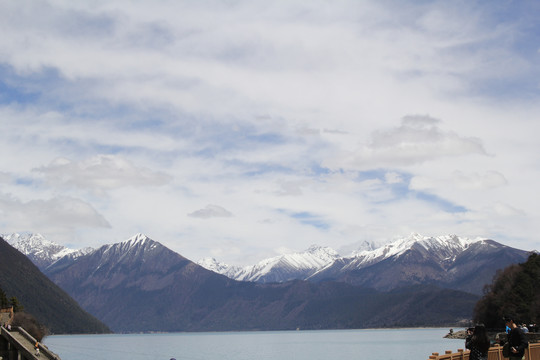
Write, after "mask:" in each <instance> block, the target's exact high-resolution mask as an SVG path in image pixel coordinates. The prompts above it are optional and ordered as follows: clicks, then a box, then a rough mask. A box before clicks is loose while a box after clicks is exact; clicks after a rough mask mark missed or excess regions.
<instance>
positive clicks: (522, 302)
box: [474, 253, 540, 328]
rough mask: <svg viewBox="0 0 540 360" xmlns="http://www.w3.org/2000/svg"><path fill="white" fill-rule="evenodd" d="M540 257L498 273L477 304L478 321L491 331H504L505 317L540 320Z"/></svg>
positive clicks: (533, 257) (536, 255)
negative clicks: (499, 329)
mask: <svg viewBox="0 0 540 360" xmlns="http://www.w3.org/2000/svg"><path fill="white" fill-rule="evenodd" d="M539 284H540V255H539V254H534V253H533V254H531V255H530V256H529V258H528V259H527V261H526V262H525V263H522V264H518V265H511V266H509V267H507V268H505V269H504V270H503V271H501V272H499V273H498V274H497V275H496V277H495V279H494V280H493V283H492V284H491V285H490V286H489V287H488V288H487V289H486V290H487V292H486V293H485V295H484V296H483V298H482V299H481V300H480V301H479V302H478V303H477V304H476V307H475V311H474V313H475V321H477V322H482V323H484V324H485V325H486V326H487V327H488V328H502V327H504V322H503V320H502V318H503V316H505V315H510V316H512V317H514V318H515V319H517V320H518V321H519V322H523V323H527V324H529V323H538V321H539V320H540V318H539V316H540V286H539Z"/></svg>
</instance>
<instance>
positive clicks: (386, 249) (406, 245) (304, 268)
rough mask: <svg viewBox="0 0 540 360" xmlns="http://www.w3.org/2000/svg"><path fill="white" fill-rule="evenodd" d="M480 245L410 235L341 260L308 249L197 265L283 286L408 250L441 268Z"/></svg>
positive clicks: (321, 249)
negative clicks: (250, 261) (239, 262)
mask: <svg viewBox="0 0 540 360" xmlns="http://www.w3.org/2000/svg"><path fill="white" fill-rule="evenodd" d="M482 241H485V240H484V239H474V240H472V239H468V238H462V237H459V236H457V235H444V236H436V237H431V236H422V235H420V234H417V233H413V234H411V235H409V236H408V237H405V238H401V239H398V240H395V241H393V242H391V243H387V244H384V245H382V246H378V247H376V246H375V244H374V243H370V242H367V241H365V242H363V243H361V244H360V245H359V247H358V249H357V250H355V251H353V252H352V253H351V254H350V255H348V256H343V257H342V256H340V255H339V254H338V253H337V252H336V251H334V250H333V249H331V248H328V247H320V246H312V247H310V248H309V249H308V250H306V251H304V252H299V253H293V254H285V255H280V256H276V257H272V258H268V259H264V260H262V261H260V262H258V263H257V264H255V265H249V266H244V267H237V266H230V265H227V264H223V263H220V262H218V261H217V260H216V259H213V258H205V259H202V260H200V261H199V262H198V264H199V265H201V266H203V267H205V268H206V269H209V270H212V271H214V272H217V273H219V274H222V275H225V276H228V277H230V278H232V279H235V280H240V281H253V282H285V281H289V280H294V279H301V280H306V279H311V278H314V277H316V276H317V275H318V274H321V273H323V272H325V271H332V272H334V273H335V272H340V273H342V272H347V271H352V270H358V269H362V268H365V267H367V266H370V265H373V264H376V263H379V262H381V261H383V260H385V259H388V258H391V257H399V256H401V255H403V254H405V253H406V252H407V251H409V250H411V249H415V250H417V251H419V252H420V253H423V254H426V256H427V255H428V254H429V256H434V257H435V258H436V259H437V261H438V262H440V263H441V264H445V263H448V264H451V263H452V262H453V261H455V259H456V257H457V256H458V255H459V254H461V253H463V252H464V251H465V250H466V249H467V248H469V246H470V245H471V244H474V243H478V242H482Z"/></svg>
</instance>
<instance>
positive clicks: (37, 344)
mask: <svg viewBox="0 0 540 360" xmlns="http://www.w3.org/2000/svg"><path fill="white" fill-rule="evenodd" d="M34 348H35V349H36V356H39V343H38V342H37V341H36V344H35V345H34Z"/></svg>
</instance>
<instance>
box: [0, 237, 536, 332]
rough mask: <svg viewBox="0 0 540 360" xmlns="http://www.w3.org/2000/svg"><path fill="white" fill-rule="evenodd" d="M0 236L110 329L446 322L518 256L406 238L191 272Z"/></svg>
mask: <svg viewBox="0 0 540 360" xmlns="http://www.w3.org/2000/svg"><path fill="white" fill-rule="evenodd" d="M6 237H8V236H6ZM8 238H9V239H10V241H11V242H12V244H13V245H14V246H15V247H18V248H21V249H23V250H24V251H25V253H26V254H27V256H29V257H30V258H39V259H40V260H39V262H40V264H41V265H40V267H41V269H42V271H43V272H44V273H45V274H46V275H47V276H48V277H49V278H50V279H51V280H53V281H54V282H55V283H56V284H57V285H59V286H60V287H61V288H62V289H64V290H65V291H66V292H68V293H69V294H70V295H71V296H72V297H73V298H74V299H75V300H77V301H78V302H79V304H80V305H81V306H82V307H83V308H84V309H85V310H87V311H88V312H90V313H91V314H93V315H94V316H96V317H97V318H98V319H100V320H101V321H103V322H104V323H106V324H107V325H109V326H110V327H111V329H113V330H114V331H120V332H140V331H202V330H206V331H208V330H216V331H217V330H254V329H258V330H263V329H264V330H277V329H294V328H302V329H322V328H358V327H380V326H427V325H433V326H437V325H446V324H455V323H457V322H458V321H461V320H465V319H470V317H471V314H472V309H473V307H474V304H475V302H476V301H477V300H478V299H479V294H480V293H481V289H482V287H483V286H484V285H485V284H488V283H490V282H491V278H492V277H493V275H494V274H495V273H496V271H497V270H498V269H502V268H504V267H506V266H507V265H509V264H512V263H518V262H523V261H525V259H526V258H527V252H525V251H522V250H517V249H513V248H510V247H507V246H504V245H502V244H499V243H497V242H495V241H493V240H486V239H484V240H469V239H462V238H459V237H457V236H443V237H422V236H420V235H417V234H413V235H411V236H410V237H408V238H405V239H401V240H398V241H395V242H393V243H390V244H387V245H384V246H382V247H379V248H376V249H373V248H370V247H367V248H364V249H362V250H359V251H356V252H355V253H353V254H351V255H349V256H346V257H342V256H340V255H339V254H338V253H337V252H335V251H334V250H332V249H330V248H327V247H318V246H312V247H310V248H309V249H308V250H306V251H305V252H302V253H296V254H288V255H283V256H279V257H274V258H271V259H267V260H264V261H261V262H259V263H257V264H255V265H253V266H248V267H244V268H239V267H233V266H227V265H224V264H220V263H219V262H217V261H215V260H212V261H209V260H208V259H206V260H204V261H200V262H199V263H200V264H202V265H204V267H203V266H201V265H199V264H196V263H194V262H192V261H190V260H188V259H186V258H184V257H182V256H181V255H179V254H177V253H175V252H173V251H171V250H170V249H168V248H166V247H164V246H163V245H161V244H160V243H158V242H156V241H153V240H151V239H149V238H148V237H146V236H145V235H142V234H137V235H136V236H134V237H132V238H131V239H129V240H127V241H124V242H121V243H117V244H113V245H105V246H102V247H100V248H98V249H95V250H90V249H86V250H85V251H82V252H81V251H73V250H66V249H61V248H60V249H58V248H56V247H55V245H54V244H50V243H48V242H43V243H44V245H43V247H44V248H45V247H46V248H48V249H53V248H54V249H56V250H57V252H56V253H55V252H54V251H53V250H47V251H46V250H45V249H40V246H37V244H38V243H39V240H43V239H38V238H37V237H36V236H34V239H33V241H34V243H33V244H34V246H26V247H24V246H22V245H17V244H18V243H19V242H22V243H25V242H26V243H28V242H29V239H30V238H32V235H28V234H27V235H17V234H13V235H12V236H10V237H8ZM23 239H24V241H22V240H23ZM37 254H48V257H47V256H40V257H38V256H37ZM56 254H63V255H64V256H60V255H56ZM35 261H36V262H37V260H35ZM205 267H208V268H210V269H211V270H212V271H210V270H208V269H206V268H205ZM224 274H225V275H227V276H225V275H224Z"/></svg>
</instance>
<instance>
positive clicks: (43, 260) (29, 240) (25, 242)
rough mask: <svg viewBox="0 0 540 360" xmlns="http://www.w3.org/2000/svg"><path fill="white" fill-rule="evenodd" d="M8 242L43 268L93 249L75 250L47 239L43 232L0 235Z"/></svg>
mask: <svg viewBox="0 0 540 360" xmlns="http://www.w3.org/2000/svg"><path fill="white" fill-rule="evenodd" d="M0 236H1V237H2V238H3V239H4V240H6V241H7V243H8V244H10V245H11V246H13V247H14V248H15V249H17V250H19V251H20V252H22V253H23V254H24V255H26V256H27V257H28V258H29V259H30V260H31V261H32V262H33V263H34V264H35V265H36V266H37V267H38V268H40V269H43V268H45V267H47V266H48V265H50V264H52V263H53V262H55V261H56V260H58V259H60V258H62V257H64V256H66V255H70V256H73V257H77V256H80V255H82V254H85V253H87V252H88V251H90V250H91V249H89V248H87V249H82V250H74V249H69V248H67V247H65V246H63V245H59V244H57V243H55V242H53V241H50V240H47V239H45V237H43V235H41V234H33V233H21V234H19V233H14V234H1V235H0Z"/></svg>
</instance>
